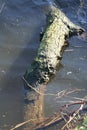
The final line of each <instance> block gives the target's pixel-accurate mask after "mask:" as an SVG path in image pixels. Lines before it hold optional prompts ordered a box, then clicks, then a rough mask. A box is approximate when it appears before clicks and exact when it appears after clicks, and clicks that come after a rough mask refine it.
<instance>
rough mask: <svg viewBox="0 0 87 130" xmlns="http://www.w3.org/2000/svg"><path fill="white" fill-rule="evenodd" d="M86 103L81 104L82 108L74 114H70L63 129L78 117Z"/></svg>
mask: <svg viewBox="0 0 87 130" xmlns="http://www.w3.org/2000/svg"><path fill="white" fill-rule="evenodd" d="M83 106H84V104H81V106H80V108H79V109H78V110H77V111H76V112H75V113H74V114H73V116H70V118H69V120H68V121H67V123H66V124H65V125H64V126H63V127H62V129H61V130H64V129H65V127H67V126H68V124H69V123H70V122H71V121H72V120H73V119H74V118H75V117H76V115H77V114H78V113H79V112H80V111H81V110H82V109H83Z"/></svg>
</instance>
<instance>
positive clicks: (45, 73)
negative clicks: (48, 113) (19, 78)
mask: <svg viewBox="0 0 87 130" xmlns="http://www.w3.org/2000/svg"><path fill="white" fill-rule="evenodd" d="M83 32H84V30H83V29H82V28H81V27H79V26H77V25H75V24H73V23H72V22H71V21H70V20H69V19H68V18H67V17H66V16H65V14H64V13H63V12H61V11H60V10H59V9H57V8H55V7H53V6H52V7H51V9H50V11H49V13H48V15H47V27H46V30H45V32H43V33H42V34H41V43H40V47H39V49H38V53H37V56H36V58H35V59H34V61H33V63H32V64H31V67H30V68H28V69H27V71H26V73H25V75H24V78H23V79H24V86H25V89H26V94H25V103H26V105H25V110H24V111H25V113H24V116H25V120H29V119H30V120H31V119H32V121H31V122H30V123H28V124H27V125H26V127H25V128H24V130H29V129H31V128H32V126H35V125H36V124H37V123H38V122H40V119H42V118H43V95H41V94H38V93H37V92H35V91H34V90H33V89H30V88H31V87H33V88H34V87H37V89H38V88H39V85H41V84H46V83H48V82H49V80H50V79H51V78H52V77H53V76H54V75H55V73H56V70H57V69H58V68H59V66H60V61H61V59H62V55H63V52H64V49H65V47H66V45H68V42H67V40H68V38H70V37H71V36H74V35H78V34H82V33H83ZM25 81H26V82H25ZM27 89H28V90H27ZM39 91H40V92H42V93H44V87H41V88H39Z"/></svg>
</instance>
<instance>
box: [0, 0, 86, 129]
mask: <svg viewBox="0 0 87 130" xmlns="http://www.w3.org/2000/svg"><path fill="white" fill-rule="evenodd" d="M49 2H50V1H49V0H48V2H46V0H45V1H43V0H38V2H37V0H31V1H29V0H25V1H23V0H15V1H14V0H8V1H7V0H0V130H9V129H10V128H11V127H12V126H15V125H16V124H18V123H20V122H23V121H24V115H23V111H24V105H25V104H24V100H23V82H22V79H21V77H22V76H23V74H24V73H25V70H26V69H27V67H28V66H30V64H31V63H32V60H33V58H34V57H35V56H36V53H37V49H38V47H39V44H40V42H39V32H40V30H41V27H42V26H43V27H44V26H45V18H46V17H45V12H46V9H47V6H48V4H49ZM56 4H58V6H60V7H61V9H62V10H63V11H64V12H65V13H66V15H67V16H68V17H69V18H70V19H71V20H72V21H73V22H75V23H77V24H79V25H81V26H82V27H84V28H85V29H86V30H87V1H86V0H82V1H80V0H71V1H70V0H65V1H63V0H61V1H60V2H59V1H58V0H57V1H56ZM69 42H70V47H69V48H68V49H70V50H72V51H66V52H65V53H64V57H63V60H62V64H63V68H62V69H61V70H60V71H59V72H57V74H56V77H55V78H54V79H53V80H52V81H51V82H50V83H49V84H48V85H47V87H46V89H47V92H49V93H56V92H59V91H61V90H63V89H68V88H80V89H83V88H84V89H85V92H80V93H77V94H76V95H74V96H78V97H83V96H85V95H86V93H87V91H86V87H87V40H85V39H81V38H79V37H73V38H72V39H70V40H69ZM63 100H64V99H61V100H60V101H61V102H59V100H58V99H56V97H55V96H54V97H53V96H45V108H44V109H45V110H44V111H45V115H51V114H52V113H54V112H55V111H56V110H58V108H59V107H60V106H61V105H62V101H63ZM66 100H67V99H66ZM22 129H23V128H18V130H22ZM49 130H51V128H49Z"/></svg>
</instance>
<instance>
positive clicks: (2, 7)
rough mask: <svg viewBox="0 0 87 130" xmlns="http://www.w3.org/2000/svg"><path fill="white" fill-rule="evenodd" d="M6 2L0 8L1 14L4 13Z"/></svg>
mask: <svg viewBox="0 0 87 130" xmlns="http://www.w3.org/2000/svg"><path fill="white" fill-rule="evenodd" d="M4 6H5V3H3V4H2V6H1V9H0V14H1V13H2V10H3V9H4Z"/></svg>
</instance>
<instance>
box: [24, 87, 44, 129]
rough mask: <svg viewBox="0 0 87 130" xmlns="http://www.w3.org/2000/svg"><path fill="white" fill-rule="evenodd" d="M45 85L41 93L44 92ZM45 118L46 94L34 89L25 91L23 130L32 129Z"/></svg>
mask: <svg viewBox="0 0 87 130" xmlns="http://www.w3.org/2000/svg"><path fill="white" fill-rule="evenodd" d="M44 90H45V86H44V85H43V86H41V87H40V89H39V92H40V93H44ZM43 119H44V95H43V94H39V93H37V92H35V91H33V90H30V91H28V90H27V91H26V92H25V107H24V122H26V121H28V122H27V123H26V124H25V125H24V129H23V130H31V129H33V127H36V125H37V124H39V123H40V122H42V121H43Z"/></svg>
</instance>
